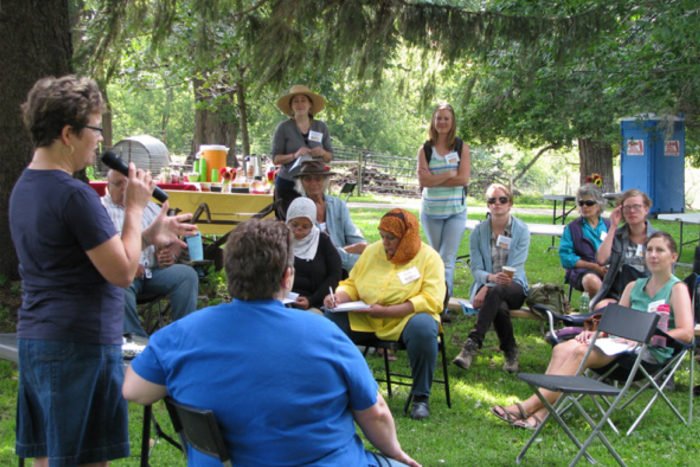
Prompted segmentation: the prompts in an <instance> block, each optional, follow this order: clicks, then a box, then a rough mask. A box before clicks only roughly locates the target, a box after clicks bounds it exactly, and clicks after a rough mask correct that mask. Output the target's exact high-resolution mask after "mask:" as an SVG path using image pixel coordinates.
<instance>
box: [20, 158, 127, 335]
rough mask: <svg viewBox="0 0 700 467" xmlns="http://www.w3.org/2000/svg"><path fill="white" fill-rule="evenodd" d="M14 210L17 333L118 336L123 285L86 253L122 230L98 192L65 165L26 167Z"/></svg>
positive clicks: (120, 326)
mask: <svg viewBox="0 0 700 467" xmlns="http://www.w3.org/2000/svg"><path fill="white" fill-rule="evenodd" d="M9 211H10V212H9V214H10V233H11V235H12V242H13V243H14V245H15V250H16V251H17V257H18V258H19V273H20V276H21V277H22V287H23V293H22V306H21V307H20V309H19V320H18V323H17V335H18V336H19V337H22V338H29V339H52V340H61V341H71V342H82V343H94V344H120V343H121V335H122V326H123V325H122V321H123V317H124V292H123V290H122V289H121V288H119V287H116V286H114V285H110V284H108V283H107V281H106V280H105V279H104V277H102V275H101V274H100V273H99V272H98V271H97V269H96V268H95V266H94V265H93V264H92V262H91V261H90V259H89V258H88V256H87V254H86V253H85V252H86V251H88V250H91V249H93V248H95V247H97V246H99V245H101V244H102V243H104V242H106V241H107V240H109V239H110V238H112V237H113V236H114V235H115V234H116V233H117V231H116V229H115V227H114V224H113V223H112V221H111V219H110V218H109V216H108V215H107V212H106V211H105V209H104V207H103V206H102V204H101V203H100V199H99V197H98V196H97V193H96V192H95V191H94V190H93V189H92V188H91V187H90V186H89V185H88V184H86V183H83V182H81V181H79V180H76V179H74V178H73V177H71V176H70V175H68V174H67V173H65V172H62V171H59V170H31V169H26V170H25V171H24V172H22V175H21V176H20V178H19V180H18V181H17V184H16V185H15V187H14V188H13V190H12V195H11V196H10V210H9Z"/></svg>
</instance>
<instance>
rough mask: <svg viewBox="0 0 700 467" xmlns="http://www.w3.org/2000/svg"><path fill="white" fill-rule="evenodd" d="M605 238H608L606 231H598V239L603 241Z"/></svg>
mask: <svg viewBox="0 0 700 467" xmlns="http://www.w3.org/2000/svg"><path fill="white" fill-rule="evenodd" d="M606 238H608V233H607V232H601V233H600V240H601V241H603V242H604V241H605V239H606Z"/></svg>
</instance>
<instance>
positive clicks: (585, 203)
mask: <svg viewBox="0 0 700 467" xmlns="http://www.w3.org/2000/svg"><path fill="white" fill-rule="evenodd" d="M596 204H598V203H596V202H595V201H593V200H592V199H587V200H586V201H583V200H581V201H579V202H578V205H579V206H581V207H583V206H588V207H589V208H590V207H591V206H595V205H596Z"/></svg>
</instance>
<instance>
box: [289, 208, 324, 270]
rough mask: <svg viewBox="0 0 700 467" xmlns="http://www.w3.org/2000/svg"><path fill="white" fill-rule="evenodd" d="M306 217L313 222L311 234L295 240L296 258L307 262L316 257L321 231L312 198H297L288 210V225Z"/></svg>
mask: <svg viewBox="0 0 700 467" xmlns="http://www.w3.org/2000/svg"><path fill="white" fill-rule="evenodd" d="M300 217H305V218H307V219H308V220H309V221H310V222H311V231H310V232H309V234H308V235H307V236H306V237H304V238H302V239H301V240H297V239H296V238H294V240H293V243H294V256H296V257H297V258H299V259H303V260H305V261H311V260H312V259H314V257H315V256H316V251H317V250H318V239H319V237H320V235H321V231H320V230H319V229H318V227H316V203H314V202H313V201H311V199H310V198H306V197H303V196H300V197H299V198H295V199H294V201H292V203H291V204H290V205H289V208H288V209H287V225H289V222H290V221H291V220H293V219H298V218H300Z"/></svg>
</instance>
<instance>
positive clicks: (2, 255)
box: [0, 0, 73, 280]
mask: <svg viewBox="0 0 700 467" xmlns="http://www.w3.org/2000/svg"><path fill="white" fill-rule="evenodd" d="M0 37H2V38H3V46H2V47H0V69H2V70H3V71H2V73H0V128H2V131H0V161H2V170H0V212H1V213H2V215H0V245H3V246H4V248H2V249H1V250H0V276H5V277H7V278H10V279H13V280H14V279H16V278H17V277H18V271H17V256H16V255H15V250H14V248H12V247H11V245H12V242H11V240H10V226H9V219H8V216H7V211H8V207H9V200H10V193H11V192H12V187H13V186H14V185H15V182H16V181H17V178H18V177H19V175H20V174H21V172H22V170H23V169H24V168H25V166H26V165H27V164H28V163H29V160H30V159H31V156H32V150H33V148H32V144H31V140H30V136H29V133H28V132H27V131H26V130H25V128H24V125H23V124H22V117H21V113H20V104H22V102H24V100H25V99H26V97H27V92H29V89H30V88H31V87H32V86H33V85H34V83H35V82H36V81H37V80H38V79H39V78H41V77H44V76H48V75H54V76H62V75H65V74H68V73H70V72H71V67H70V59H71V56H72V54H73V49H72V46H71V39H70V25H69V14H68V0H31V1H30V0H3V1H2V3H1V6H0Z"/></svg>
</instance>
